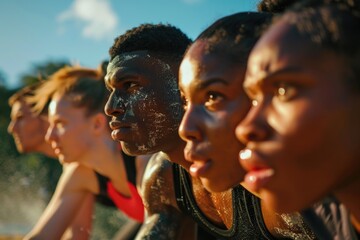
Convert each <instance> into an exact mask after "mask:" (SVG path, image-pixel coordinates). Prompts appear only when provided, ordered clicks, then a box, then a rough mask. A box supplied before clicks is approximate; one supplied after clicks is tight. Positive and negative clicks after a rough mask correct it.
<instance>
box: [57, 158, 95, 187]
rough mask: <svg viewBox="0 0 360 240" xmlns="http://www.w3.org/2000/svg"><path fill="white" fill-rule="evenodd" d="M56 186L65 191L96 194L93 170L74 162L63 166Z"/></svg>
mask: <svg viewBox="0 0 360 240" xmlns="http://www.w3.org/2000/svg"><path fill="white" fill-rule="evenodd" d="M58 185H60V186H61V187H63V188H64V189H66V190H67V191H90V192H91V193H96V191H97V187H98V186H97V182H96V176H95V173H94V170H93V169H91V168H88V167H86V166H83V165H81V164H78V163H76V162H74V163H69V164H65V165H64V166H63V173H62V174H61V177H60V180H59V183H58Z"/></svg>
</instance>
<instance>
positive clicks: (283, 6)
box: [257, 0, 300, 13]
mask: <svg viewBox="0 0 360 240" xmlns="http://www.w3.org/2000/svg"><path fill="white" fill-rule="evenodd" d="M299 1H300V0H261V1H260V2H259V3H258V4H257V10H258V11H259V12H269V13H283V12H285V11H286V10H287V9H288V8H290V7H291V6H293V5H294V4H295V3H297V2H299Z"/></svg>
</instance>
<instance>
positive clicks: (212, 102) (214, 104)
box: [205, 92, 225, 111]
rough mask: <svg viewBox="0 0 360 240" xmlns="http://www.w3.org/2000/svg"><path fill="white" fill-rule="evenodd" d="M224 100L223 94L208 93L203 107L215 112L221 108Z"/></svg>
mask: <svg viewBox="0 0 360 240" xmlns="http://www.w3.org/2000/svg"><path fill="white" fill-rule="evenodd" d="M224 99H225V96H224V95H223V94H220V93H217V92H208V94H207V99H206V101H205V107H206V108H207V109H209V110H210V111H215V110H216V109H218V108H220V107H221V103H222V102H223V100H224Z"/></svg>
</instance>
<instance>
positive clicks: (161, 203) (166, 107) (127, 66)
mask: <svg viewBox="0 0 360 240" xmlns="http://www.w3.org/2000/svg"><path fill="white" fill-rule="evenodd" d="M135 55H136V57H134V56H135ZM129 56H132V57H129ZM120 59H124V60H120ZM120 59H119V58H118V59H114V60H115V62H114V63H113V62H112V61H111V63H110V67H109V68H108V74H107V77H106V81H105V82H106V85H107V88H108V89H109V90H110V92H111V95H110V97H109V100H108V102H107V104H106V106H105V112H106V114H107V115H109V116H111V117H112V121H111V122H110V127H111V128H112V130H113V132H112V137H113V139H114V140H117V141H119V142H120V143H121V145H122V146H123V148H124V150H125V151H127V152H128V153H129V154H134V155H137V154H144V153H150V152H156V151H161V152H160V153H157V154H155V155H154V156H153V157H152V159H151V160H150V162H149V164H148V167H147V169H146V173H145V175H144V177H143V182H142V189H141V192H142V197H143V201H144V205H145V207H146V209H147V217H146V220H145V224H144V225H143V226H142V228H141V230H140V232H139V234H138V236H137V238H138V239H159V238H163V239H193V237H194V236H195V235H194V227H195V226H196V225H195V224H194V222H193V221H192V220H190V218H189V217H186V216H185V214H184V213H182V212H181V211H180V210H179V207H178V206H177V203H176V199H175V194H174V183H173V173H172V166H171V165H172V164H171V163H170V162H169V161H171V162H173V163H176V164H179V165H181V166H182V167H184V168H185V169H186V170H187V171H188V172H190V166H191V162H189V161H187V160H185V158H184V147H185V142H183V141H181V139H180V137H179V135H178V133H177V129H178V127H179V124H180V117H181V116H182V113H183V110H182V108H180V106H181V99H180V94H179V91H178V90H177V88H176V86H177V82H176V78H175V77H174V76H176V75H174V76H166V77H164V79H168V81H166V80H163V79H162V75H161V74H160V75H159V74H158V73H157V72H159V70H163V69H164V64H163V63H162V62H161V61H160V60H159V59H158V58H157V57H156V56H155V57H154V56H153V55H152V53H148V52H146V51H141V52H133V53H129V54H122V55H121V57H120ZM226 63H227V62H226ZM224 66H226V64H225V63H224ZM172 68H174V66H172ZM237 71H239V74H240V76H241V77H243V74H244V71H243V69H240V70H236V72H237ZM160 72H161V71H160ZM163 72H164V73H168V71H163ZM219 72H220V73H222V72H221V71H219ZM172 73H173V74H176V71H174V70H172ZM237 81H239V79H236V80H234V85H240V83H238V82H237ZM164 86H167V87H166V88H164ZM174 86H175V87H174ZM169 88H170V89H171V92H172V93H171V94H170V95H169V94H168V93H167V91H168V89H169ZM238 89H241V88H238ZM174 93H176V94H174ZM231 94H232V95H233V96H234V97H235V95H236V94H235V90H233V91H231ZM145 96H146V97H145ZM164 98H167V101H166V102H164ZM145 99H146V101H145ZM235 99H237V100H238V98H236V97H235ZM242 99H245V100H244V101H245V102H246V101H248V100H246V99H247V98H246V97H245V94H243V97H240V101H237V100H236V101H234V102H235V103H236V104H238V103H239V102H240V103H241V102H242V101H241V100H242ZM236 104H230V105H229V106H230V107H229V109H235V108H234V106H235V105H236ZM247 104H249V103H248V102H247ZM144 106H145V107H144ZM144 109H145V111H144ZM246 110H247V109H246V108H245V110H244V114H245V111H246ZM174 111H175V112H174ZM154 112H155V113H158V114H159V113H162V114H164V116H166V118H165V119H164V121H162V122H161V126H156V127H157V128H158V129H162V132H161V133H159V134H161V135H159V136H158V139H156V141H149V140H148V138H149V136H150V135H151V134H150V133H151V132H152V131H154V129H155V127H154V125H156V124H157V123H156V118H154V116H153V113H154ZM231 113H233V111H231ZM224 114H225V113H224ZM130 115H131V117H130ZM236 116H237V115H236ZM231 124H232V126H233V129H232V130H233V131H232V138H233V140H234V141H233V142H234V143H235V145H236V147H235V149H238V150H237V152H238V151H239V147H238V146H239V145H240V144H239V143H236V141H235V136H234V130H235V126H236V124H235V121H234V122H232V123H231ZM133 126H136V127H133ZM214 126H215V124H214ZM140 133H141V134H140ZM140 146H142V147H141V148H140ZM237 152H236V151H234V152H233V157H232V159H233V161H232V162H231V164H233V165H235V166H236V167H237V169H239V168H240V166H239V163H238V160H237ZM226 154H231V151H230V150H229V153H228V152H226ZM216 159H217V160H221V158H220V156H218V157H216ZM218 164H219V165H218ZM215 166H217V167H219V168H220V170H221V171H222V173H223V175H222V176H221V178H224V180H226V181H224V182H225V184H226V185H227V186H229V182H231V183H230V185H231V184H234V185H235V184H238V183H239V182H237V181H239V179H238V176H235V175H236V174H233V173H232V174H226V173H225V171H224V169H222V167H221V164H220V162H218V163H216V165H215ZM209 172H210V171H209ZM211 172H212V174H216V171H214V169H213V170H211ZM228 175H229V178H227V176H228ZM221 178H220V179H221ZM234 179H235V180H234ZM191 181H192V189H193V194H194V197H195V200H196V202H197V205H198V206H199V208H200V209H201V211H202V212H203V213H204V214H205V216H206V217H207V218H208V219H209V221H211V222H212V223H214V224H216V225H218V226H219V227H222V228H225V229H226V228H227V229H229V228H231V226H232V223H233V213H232V204H231V203H232V193H231V190H226V191H225V190H224V188H225V187H224V185H221V184H220V183H219V186H221V188H222V191H220V192H217V193H210V192H209V191H208V190H206V188H205V187H204V185H205V184H204V185H203V182H202V181H203V179H201V178H199V177H198V176H195V177H192V180H191ZM218 182H222V181H218ZM274 216H275V217H277V216H276V215H274V214H273V215H270V218H271V217H274ZM189 224H190V225H189ZM190 226H191V227H190ZM183 229H184V231H183ZM272 229H273V228H272ZM281 229H287V227H281ZM185 230H186V231H185ZM184 234H186V236H187V237H186V238H185V237H183V236H184ZM274 236H278V233H277V232H275V230H274ZM280 236H284V235H280Z"/></svg>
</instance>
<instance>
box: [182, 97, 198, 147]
mask: <svg viewBox="0 0 360 240" xmlns="http://www.w3.org/2000/svg"><path fill="white" fill-rule="evenodd" d="M197 121H201V118H200V116H199V115H198V114H197V112H196V109H195V108H194V107H193V105H192V104H188V107H187V109H186V111H185V113H184V116H183V118H182V120H181V123H180V126H179V135H180V137H181V138H182V139H183V140H185V141H196V140H197V141H199V140H201V132H200V131H199V127H198V122H197Z"/></svg>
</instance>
